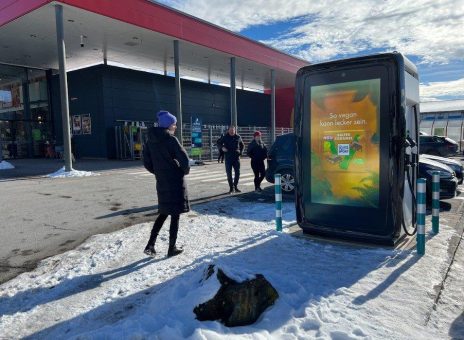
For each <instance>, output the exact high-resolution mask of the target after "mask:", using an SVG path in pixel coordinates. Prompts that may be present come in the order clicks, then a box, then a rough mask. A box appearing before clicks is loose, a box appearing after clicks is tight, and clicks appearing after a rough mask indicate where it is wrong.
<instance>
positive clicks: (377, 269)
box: [0, 197, 464, 339]
mask: <svg viewBox="0 0 464 340" xmlns="http://www.w3.org/2000/svg"><path fill="white" fill-rule="evenodd" d="M273 209H274V206H273V205H272V204H265V203H261V204H258V203H250V202H242V201H240V200H239V199H237V198H233V197H232V198H228V199H225V200H220V201H215V202H210V203H206V204H203V205H199V206H195V208H194V210H193V211H192V212H190V213H189V214H185V215H182V217H181V227H180V230H179V243H180V244H184V248H185V252H184V253H183V254H182V255H180V256H177V257H173V258H166V257H165V254H166V252H167V243H168V237H169V236H168V229H169V228H168V225H165V227H164V229H163V230H162V233H161V234H160V237H159V240H158V243H157V251H158V252H159V255H158V257H157V258H155V259H151V258H147V257H146V256H144V255H143V254H142V250H143V248H144V246H145V244H146V241H147V238H148V235H149V231H150V228H151V225H150V224H141V225H135V226H132V227H129V228H126V229H124V230H121V231H118V232H114V233H112V234H107V235H97V236H94V237H92V238H90V239H89V240H88V241H87V242H85V243H84V244H83V245H81V246H80V247H78V248H77V249H75V250H72V251H69V252H67V253H64V254H62V255H58V256H54V257H51V258H48V259H46V260H44V261H43V262H42V263H41V264H40V265H39V267H38V268H37V269H36V270H34V271H32V272H29V273H24V274H22V275H20V276H19V277H17V278H15V279H13V280H11V281H9V282H7V283H5V284H3V285H1V286H0V315H2V316H1V317H0V334H1V337H5V338H20V337H30V338H41V339H67V338H74V339H77V338H79V339H110V338H111V339H145V338H147V339H183V338H191V339H223V338H224V336H227V339H242V338H247V339H270V338H275V339H312V338H322V339H445V338H448V329H449V328H450V325H451V324H452V323H453V322H454V321H455V320H457V318H459V315H460V314H461V313H462V310H463V307H464V301H463V300H464V294H462V290H460V289H456V290H455V291H453V290H451V291H450V292H448V293H449V294H451V297H450V296H447V299H451V300H452V301H453V303H452V304H450V305H449V306H447V308H439V314H437V312H434V311H433V310H432V306H433V300H434V298H435V295H436V293H435V290H434V287H435V286H437V285H439V284H441V280H442V277H443V275H444V273H445V271H446V269H447V264H448V262H449V256H448V254H447V247H448V241H449V240H450V238H451V236H452V235H453V234H454V233H455V231H453V230H452V228H449V227H446V226H441V230H440V233H439V234H438V235H436V236H433V237H432V235H430V234H429V235H428V241H427V249H426V254H425V255H424V256H423V257H419V256H417V255H416V253H415V251H414V250H412V251H410V250H404V251H394V250H391V249H386V248H373V247H372V248H371V247H360V246H350V245H344V244H338V243H326V242H319V241H313V240H307V239H301V238H295V237H293V236H290V235H289V234H288V233H287V232H288V229H287V228H286V229H285V232H284V233H277V232H275V231H274V230H273V229H274V222H273V220H272V218H273V216H274V210H273ZM283 215H284V224H285V225H288V224H289V223H290V222H291V221H293V220H294V219H295V216H294V208H293V205H291V204H284V210H283ZM429 227H430V226H429ZM211 263H214V264H216V265H217V266H219V267H221V268H223V269H224V270H225V272H226V273H227V274H229V275H231V276H232V277H233V278H235V279H238V280H242V279H244V278H248V277H251V276H253V275H254V274H256V273H261V274H263V275H264V276H265V277H266V278H267V279H268V280H269V281H270V282H271V284H272V285H273V286H274V287H275V288H276V289H277V291H278V292H279V295H280V297H279V299H278V300H277V301H276V303H275V305H274V306H272V307H270V308H269V309H268V310H266V311H265V313H264V314H263V315H262V316H261V317H260V319H259V320H258V321H257V322H256V323H255V324H254V325H252V326H246V327H237V328H227V327H225V326H223V325H222V324H220V323H218V322H211V321H209V322H199V321H197V320H196V319H195V315H194V313H193V308H194V307H195V306H196V305H197V304H199V303H201V302H204V301H206V300H208V299H209V298H211V297H212V296H214V294H215V293H216V291H217V289H218V287H219V284H218V283H217V281H216V280H212V279H210V280H207V281H206V283H202V282H201V281H202V277H203V275H204V270H205V269H206V268H207V266H208V265H209V264H211ZM456 275H458V274H456ZM458 276H459V275H458ZM461 276H462V273H461ZM445 288H446V287H445ZM430 313H432V314H431V318H430V322H429V323H428V325H427V326H426V325H425V320H426V319H427V317H428V315H429V314H430ZM437 317H439V318H440V320H439V322H437V320H436V318H437ZM455 336H456V335H455ZM462 336H463V337H464V334H462Z"/></svg>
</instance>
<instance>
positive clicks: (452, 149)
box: [419, 135, 459, 157]
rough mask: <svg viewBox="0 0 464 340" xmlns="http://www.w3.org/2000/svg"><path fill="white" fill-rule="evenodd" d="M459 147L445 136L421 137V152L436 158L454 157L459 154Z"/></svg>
mask: <svg viewBox="0 0 464 340" xmlns="http://www.w3.org/2000/svg"><path fill="white" fill-rule="evenodd" d="M458 148H459V145H458V143H456V142H455V141H454V140H452V139H451V138H448V137H444V136H425V135H422V136H419V152H420V153H421V154H423V153H426V154H429V155H434V156H442V157H447V156H452V155H455V154H456V153H457V152H458Z"/></svg>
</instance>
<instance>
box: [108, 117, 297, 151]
mask: <svg viewBox="0 0 464 340" xmlns="http://www.w3.org/2000/svg"><path fill="white" fill-rule="evenodd" d="M152 124H153V123H151V125H152ZM146 126H150V124H144V126H143V127H142V126H139V124H128V126H115V130H114V131H115V145H116V157H117V158H118V159H132V160H136V159H140V156H141V153H142V152H141V151H142V150H141V149H140V144H142V146H143V142H144V141H145V138H146V131H147V130H146ZM227 129H228V125H209V124H206V125H203V126H202V129H201V130H202V154H201V156H191V158H192V159H196V160H215V159H217V158H218V156H219V150H218V148H217V145H216V144H217V140H218V139H219V138H220V137H221V136H222V134H223V133H227ZM255 131H260V132H261V134H262V135H261V138H262V140H263V142H264V143H265V144H266V145H267V146H268V148H269V147H270V146H271V128H270V127H264V126H239V127H238V128H237V133H238V134H239V135H240V136H241V137H242V140H243V142H244V143H245V151H244V153H245V154H246V147H247V145H248V144H249V143H250V142H251V141H252V140H253V134H254V133H255ZM291 132H293V129H292V128H286V127H276V136H280V135H283V134H286V133H291ZM191 136H192V135H191V125H190V123H186V124H183V141H182V145H183V146H184V148H185V149H186V150H187V152H188V153H189V155H190V154H191V152H190V151H191V148H192V138H191Z"/></svg>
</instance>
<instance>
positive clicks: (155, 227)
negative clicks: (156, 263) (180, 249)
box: [147, 214, 180, 247]
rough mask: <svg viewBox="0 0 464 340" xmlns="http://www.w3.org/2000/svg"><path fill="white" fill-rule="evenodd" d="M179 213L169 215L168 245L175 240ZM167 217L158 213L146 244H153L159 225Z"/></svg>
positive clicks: (160, 225) (174, 242) (171, 244)
mask: <svg viewBox="0 0 464 340" xmlns="http://www.w3.org/2000/svg"><path fill="white" fill-rule="evenodd" d="M179 217H180V216H179V215H171V225H170V227H169V246H170V247H171V246H174V245H175V244H176V240H177V231H178V230H179ZM167 218H168V215H165V214H159V216H158V218H157V219H156V221H155V224H153V228H152V229H151V234H150V239H149V240H148V245H147V247H148V246H153V245H155V242H156V238H157V237H158V234H159V232H160V230H161V227H162V226H163V224H164V221H166V219H167Z"/></svg>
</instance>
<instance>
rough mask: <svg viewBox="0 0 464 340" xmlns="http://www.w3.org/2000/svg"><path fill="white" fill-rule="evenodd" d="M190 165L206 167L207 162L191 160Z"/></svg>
mask: <svg viewBox="0 0 464 340" xmlns="http://www.w3.org/2000/svg"><path fill="white" fill-rule="evenodd" d="M189 165H190V166H196V165H205V162H203V161H199V160H195V159H189Z"/></svg>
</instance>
